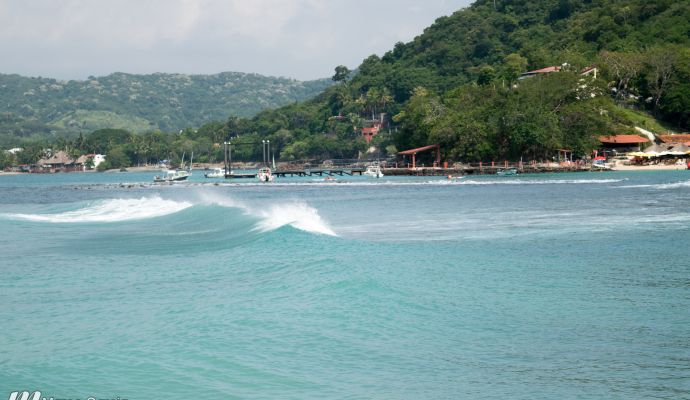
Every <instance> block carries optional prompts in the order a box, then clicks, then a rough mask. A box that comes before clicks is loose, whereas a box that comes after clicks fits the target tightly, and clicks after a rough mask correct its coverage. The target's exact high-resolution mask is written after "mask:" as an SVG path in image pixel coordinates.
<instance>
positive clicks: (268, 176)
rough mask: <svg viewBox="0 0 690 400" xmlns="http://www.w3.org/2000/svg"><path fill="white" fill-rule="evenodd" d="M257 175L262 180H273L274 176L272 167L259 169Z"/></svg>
mask: <svg viewBox="0 0 690 400" xmlns="http://www.w3.org/2000/svg"><path fill="white" fill-rule="evenodd" d="M256 177H257V178H258V179H259V181H260V182H273V178H274V177H273V174H272V173H271V169H270V168H261V169H259V173H258V174H256Z"/></svg>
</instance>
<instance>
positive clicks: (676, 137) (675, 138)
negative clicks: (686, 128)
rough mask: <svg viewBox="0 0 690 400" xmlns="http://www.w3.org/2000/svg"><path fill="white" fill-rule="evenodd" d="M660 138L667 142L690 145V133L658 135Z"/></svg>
mask: <svg viewBox="0 0 690 400" xmlns="http://www.w3.org/2000/svg"><path fill="white" fill-rule="evenodd" d="M657 137H658V138H659V140H661V141H662V142H663V143H666V144H684V145H686V146H690V133H669V134H666V135H657Z"/></svg>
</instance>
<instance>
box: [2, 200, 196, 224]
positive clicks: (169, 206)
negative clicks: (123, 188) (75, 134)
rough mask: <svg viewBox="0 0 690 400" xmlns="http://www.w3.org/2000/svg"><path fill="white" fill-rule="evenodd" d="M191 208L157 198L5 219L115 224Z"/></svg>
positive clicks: (97, 203)
mask: <svg viewBox="0 0 690 400" xmlns="http://www.w3.org/2000/svg"><path fill="white" fill-rule="evenodd" d="M191 206H192V204H191V203H188V202H184V201H182V202H180V201H173V200H165V199H162V198H160V197H158V196H154V197H142V198H139V199H110V200H100V201H97V202H94V203H93V204H92V205H90V206H88V207H84V208H81V209H78V210H74V211H67V212H63V213H59V214H8V215H7V216H8V217H9V218H13V219H21V220H26V221H38V222H52V223H75V222H118V221H131V220H137V219H147V218H154V217H161V216H164V215H168V214H173V213H176V212H179V211H182V210H184V209H186V208H188V207H191Z"/></svg>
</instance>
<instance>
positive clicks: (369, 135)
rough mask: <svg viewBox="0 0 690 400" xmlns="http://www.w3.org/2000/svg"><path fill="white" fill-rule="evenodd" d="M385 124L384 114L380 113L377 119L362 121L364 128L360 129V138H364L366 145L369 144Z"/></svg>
mask: <svg viewBox="0 0 690 400" xmlns="http://www.w3.org/2000/svg"><path fill="white" fill-rule="evenodd" d="M385 124H386V114H385V113H381V114H380V116H379V119H373V115H372V119H370V120H366V121H364V125H365V126H364V127H363V128H362V136H363V137H364V140H366V141H367V144H369V143H371V141H372V140H373V139H374V137H375V136H376V135H378V134H379V132H381V130H382V129H383V128H384V126H385Z"/></svg>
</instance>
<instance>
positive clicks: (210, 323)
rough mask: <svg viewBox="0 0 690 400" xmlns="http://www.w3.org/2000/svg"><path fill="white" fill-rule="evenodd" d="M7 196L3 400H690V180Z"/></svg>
mask: <svg viewBox="0 0 690 400" xmlns="http://www.w3.org/2000/svg"><path fill="white" fill-rule="evenodd" d="M154 174H155V173H139V174H135V173H115V174H56V175H31V176H24V175H22V176H4V177H1V176H0V234H1V235H0V257H1V259H0V276H1V278H0V322H1V323H2V328H1V333H0V399H2V398H7V396H8V395H9V393H10V392H12V391H19V390H31V391H33V390H39V391H41V393H42V394H43V396H53V397H55V398H70V399H77V398H78V399H85V398H87V397H89V396H93V397H95V398H102V399H105V398H109V399H110V398H116V397H120V398H127V399H191V398H197V399H211V398H222V399H233V398H237V399H245V398H251V399H277V398H281V399H324V398H334V399H336V398H337V399H340V398H346V399H458V398H469V399H474V398H495V399H509V398H510V399H574V398H578V399H648V398H658V399H680V398H690V311H689V310H690V247H689V246H688V239H689V238H690V171H676V172H635V173H622V172H621V173H618V172H607V173H592V174H589V173H578V174H554V175H518V176H515V177H503V178H500V177H466V178H463V179H460V180H458V181H454V182H448V181H447V180H444V179H442V178H431V177H426V178H388V177H386V178H383V179H381V180H375V179H365V178H363V177H352V178H349V177H345V178H340V177H338V180H337V181H336V182H325V181H323V180H321V179H311V178H300V179H297V178H295V179H283V180H276V181H275V182H274V183H272V184H259V183H258V182H256V183H255V182H254V181H244V182H239V183H230V182H226V181H222V180H217V181H215V182H217V184H213V183H212V182H213V181H211V180H204V178H203V177H202V175H203V174H202V171H195V173H194V176H193V177H192V179H191V181H190V182H187V183H182V184H175V185H153V184H151V183H150V182H151V181H152V178H153V175H154Z"/></svg>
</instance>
